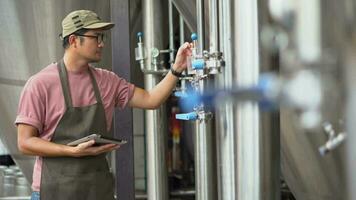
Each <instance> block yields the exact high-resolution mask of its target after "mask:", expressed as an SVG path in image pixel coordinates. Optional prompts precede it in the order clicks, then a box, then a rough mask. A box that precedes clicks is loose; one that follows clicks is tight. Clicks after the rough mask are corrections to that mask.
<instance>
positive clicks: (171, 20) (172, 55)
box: [168, 0, 174, 65]
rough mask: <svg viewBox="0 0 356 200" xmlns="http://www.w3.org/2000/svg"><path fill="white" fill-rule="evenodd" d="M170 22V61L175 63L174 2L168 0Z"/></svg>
mask: <svg viewBox="0 0 356 200" xmlns="http://www.w3.org/2000/svg"><path fill="white" fill-rule="evenodd" d="M168 22H169V49H170V50H171V52H170V53H169V63H170V64H171V65H173V62H174V32H173V3H172V0H169V1H168Z"/></svg>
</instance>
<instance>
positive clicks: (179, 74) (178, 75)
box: [171, 67, 182, 78]
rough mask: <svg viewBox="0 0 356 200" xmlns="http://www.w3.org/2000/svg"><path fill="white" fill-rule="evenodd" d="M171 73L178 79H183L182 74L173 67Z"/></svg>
mask: <svg viewBox="0 0 356 200" xmlns="http://www.w3.org/2000/svg"><path fill="white" fill-rule="evenodd" d="M171 72H172V74H173V75H174V76H176V77H178V78H179V77H182V72H177V71H176V70H174V69H173V67H172V68H171Z"/></svg>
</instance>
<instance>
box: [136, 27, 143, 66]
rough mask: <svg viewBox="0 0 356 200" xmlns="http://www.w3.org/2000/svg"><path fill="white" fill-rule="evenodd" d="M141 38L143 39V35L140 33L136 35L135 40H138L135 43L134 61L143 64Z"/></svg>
mask: <svg viewBox="0 0 356 200" xmlns="http://www.w3.org/2000/svg"><path fill="white" fill-rule="evenodd" d="M142 37H143V33H142V32H138V33H137V39H138V43H137V47H136V48H135V55H136V60H137V61H140V64H141V61H142V64H143V60H144V59H145V51H144V47H143V43H142Z"/></svg>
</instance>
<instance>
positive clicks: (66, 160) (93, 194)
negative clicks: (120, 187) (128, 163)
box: [40, 59, 114, 200]
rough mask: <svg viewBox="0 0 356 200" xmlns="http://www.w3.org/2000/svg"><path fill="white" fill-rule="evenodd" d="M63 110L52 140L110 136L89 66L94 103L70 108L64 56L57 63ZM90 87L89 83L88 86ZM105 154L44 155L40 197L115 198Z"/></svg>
mask: <svg viewBox="0 0 356 200" xmlns="http://www.w3.org/2000/svg"><path fill="white" fill-rule="evenodd" d="M58 70H59V76H60V79H61V84H62V89H63V94H64V100H65V104H66V111H65V113H64V115H63V117H62V118H61V120H60V121H59V124H58V126H57V128H56V130H55V131H54V135H53V138H52V140H51V141H52V142H54V143H58V144H67V143H69V142H71V141H73V140H76V139H79V138H82V137H85V136H87V135H90V134H93V133H96V134H101V135H104V136H110V135H109V133H108V132H107V129H106V118H105V110H104V106H103V103H102V100H101V97H100V92H99V89H98V85H97V84H96V81H95V78H94V76H93V74H92V72H91V70H90V69H88V72H89V74H90V78H91V81H92V85H93V89H94V93H95V97H96V101H97V103H96V104H93V105H90V106H84V107H73V105H72V99H71V96H70V92H69V85H68V77H67V71H66V68H65V66H64V62H63V59H62V60H61V61H60V62H59V65H58ZM88 87H90V86H88ZM105 156H106V154H100V155H98V156H85V157H79V158H74V157H43V164H42V176H41V188H40V199H41V200H99V199H100V200H114V190H113V187H114V179H113V176H112V174H111V173H110V171H109V167H108V163H107V160H106V158H105Z"/></svg>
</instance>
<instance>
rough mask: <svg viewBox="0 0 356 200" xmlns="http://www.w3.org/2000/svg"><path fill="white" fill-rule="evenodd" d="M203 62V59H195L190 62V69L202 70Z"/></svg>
mask: <svg viewBox="0 0 356 200" xmlns="http://www.w3.org/2000/svg"><path fill="white" fill-rule="evenodd" d="M204 67H205V62H204V59H196V60H193V62H192V69H204Z"/></svg>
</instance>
